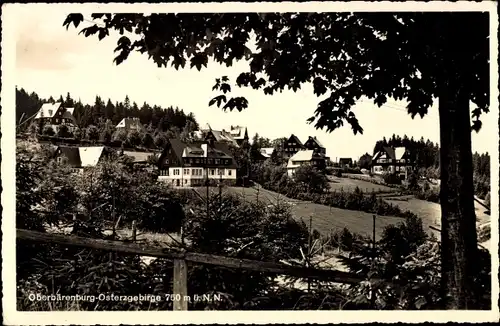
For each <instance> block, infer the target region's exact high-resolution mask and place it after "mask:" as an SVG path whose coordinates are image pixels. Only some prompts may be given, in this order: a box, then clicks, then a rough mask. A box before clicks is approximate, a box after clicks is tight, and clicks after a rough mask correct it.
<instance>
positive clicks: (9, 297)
mask: <svg viewBox="0 0 500 326" xmlns="http://www.w3.org/2000/svg"><path fill="white" fill-rule="evenodd" d="M21 6H30V8H31V7H33V8H37V7H38V6H57V7H58V8H64V9H65V8H66V7H67V10H68V12H81V13H83V14H88V13H92V12H115V11H119V12H251V11H258V12H283V11H295V12H297V11H311V12H320V11H379V12H380V11H476V10H479V11H489V13H490V22H491V25H490V35H491V37H490V42H491V43H490V58H494V59H491V61H490V62H491V70H490V71H491V90H492V91H491V101H490V103H491V106H490V108H491V112H490V113H488V116H487V117H488V119H491V118H494V119H498V108H499V105H498V73H497V72H498V64H497V60H496V58H497V57H498V53H497V52H498V47H497V46H498V44H497V43H498V42H497V28H498V15H497V11H496V2H493V1H485V2H468V1H459V2H409V1H408V2H388V1H384V2H361V1H359V2H358V1H355V2H307V3H291V2H281V3H190V4H178V3H171V4H117V3H115V4H99V3H87V4H61V3H57V4H42V3H37V4H6V5H3V6H2V7H3V8H2V9H3V10H2V61H1V62H2V85H3V87H2V93H1V105H2V117H1V127H2V128H1V130H2V133H3V135H2V136H3V137H2V139H1V146H2V147H1V148H2V166H1V167H2V170H1V171H2V174H1V176H2V187H3V190H4V191H3V193H2V207H3V215H2V232H3V238H2V241H3V243H2V257H3V262H2V267H3V268H2V283H3V284H2V285H3V298H2V305H3V311H4V314H3V316H4V317H5V321H4V323H5V324H7V325H26V324H30V325H35V324H36V325H49V324H60V325H63V324H81V325H92V324H110V325H111V324H113V325H118V324H122V323H123V324H124V323H126V324H164V323H169V324H170V323H172V324H187V323H199V324H204V323H224V324H225V323H255V324H261V323H332V322H339V323H340V322H343V323H355V322H357V323H364V322H387V323H391V322H405V321H406V322H425V321H432V322H449V321H454V322H464V321H469V322H487V321H497V320H498V319H499V312H498V307H497V302H498V295H499V285H498V277H497V272H496V271H498V267H499V265H498V239H499V236H498V232H497V231H498V220H499V214H498V210H492V212H491V213H492V215H491V229H492V236H491V244H492V248H491V255H492V261H493V263H492V264H493V266H492V277H493V283H492V306H493V307H494V308H493V310H491V311H484V312H483V311H481V312H476V311H432V312H429V313H425V312H421V311H418V312H410V311H376V312H368V311H314V312H312V311H309V312H307V311H260V312H258V313H255V312H239V311H214V312H195V311H188V312H169V311H164V312H159V311H155V312H147V311H141V312H17V311H16V310H15V309H16V299H15V298H16V288H15V272H16V270H15V251H14V250H13V248H15V232H14V230H15V218H14V216H15V196H14V194H15V154H14V153H15V148H16V147H15V127H14V126H15V93H14V86H15V84H14V80H13V76H14V75H13V74H14V73H15V50H14V49H15V48H16V47H15V44H16V40H15V39H14V35H15V33H13V29H14V28H15V26H16V20H17V19H22V17H16V9H17V8H18V7H21ZM35 10H36V9H35ZM62 19H64V17H62ZM61 24H62V21H61ZM61 28H63V27H62V26H61ZM492 136H493V135H492ZM498 137H499V135H498V132H497V133H496V134H495V135H494V137H491V140H492V142H491V150H490V151H489V153H490V155H491V183H492V191H491V194H492V196H491V205H492V207H499V199H498V184H499V170H500V169H499V165H498V159H499V156H498V140H499V138H498Z"/></svg>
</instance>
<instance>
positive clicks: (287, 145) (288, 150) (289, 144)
mask: <svg viewBox="0 0 500 326" xmlns="http://www.w3.org/2000/svg"><path fill="white" fill-rule="evenodd" d="M303 149H305V147H304V145H303V144H302V142H301V141H300V139H299V138H298V137H297V136H295V135H294V134H292V135H291V136H290V137H289V138H288V139H287V140H286V141H285V142H284V143H283V158H284V159H290V158H291V157H292V156H294V155H295V154H297V152H299V151H301V150H303Z"/></svg>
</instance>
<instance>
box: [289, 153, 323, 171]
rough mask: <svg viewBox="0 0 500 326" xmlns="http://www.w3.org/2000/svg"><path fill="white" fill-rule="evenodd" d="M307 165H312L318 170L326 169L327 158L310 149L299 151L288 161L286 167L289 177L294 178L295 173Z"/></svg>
mask: <svg viewBox="0 0 500 326" xmlns="http://www.w3.org/2000/svg"><path fill="white" fill-rule="evenodd" d="M305 164H310V165H312V166H313V167H316V168H318V169H324V168H325V166H326V160H325V156H324V155H321V154H319V153H316V152H315V151H314V150H310V149H304V150H300V151H298V152H297V153H295V154H294V155H293V156H292V157H291V158H290V159H289V160H288V164H287V166H286V169H287V173H288V176H290V177H292V176H294V175H295V171H296V170H297V169H298V168H299V167H301V166H302V165H305Z"/></svg>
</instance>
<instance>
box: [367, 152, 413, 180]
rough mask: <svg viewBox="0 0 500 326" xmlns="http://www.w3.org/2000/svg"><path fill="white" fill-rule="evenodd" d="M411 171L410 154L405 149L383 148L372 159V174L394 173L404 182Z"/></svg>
mask: <svg viewBox="0 0 500 326" xmlns="http://www.w3.org/2000/svg"><path fill="white" fill-rule="evenodd" d="M412 169H413V164H412V162H411V159H410V153H409V151H408V150H407V149H406V148H405V147H384V148H383V149H382V150H381V151H379V152H377V153H375V155H374V156H373V159H372V167H371V172H372V173H373V174H379V175H380V174H383V173H391V174H393V173H394V174H398V175H399V176H400V177H401V179H403V180H406V179H408V173H409V172H411V171H412Z"/></svg>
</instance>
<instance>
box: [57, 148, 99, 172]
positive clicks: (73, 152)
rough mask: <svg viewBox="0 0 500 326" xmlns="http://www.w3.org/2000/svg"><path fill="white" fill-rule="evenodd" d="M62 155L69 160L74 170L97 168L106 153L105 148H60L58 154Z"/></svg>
mask: <svg viewBox="0 0 500 326" xmlns="http://www.w3.org/2000/svg"><path fill="white" fill-rule="evenodd" d="M58 152H59V153H61V155H64V156H65V157H66V158H67V159H68V164H69V165H70V166H71V167H74V168H81V167H87V166H96V165H97V163H99V160H100V159H101V157H102V154H103V153H104V146H93V147H74V146H59V147H58V148H57V151H56V153H58Z"/></svg>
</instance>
